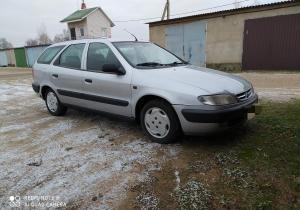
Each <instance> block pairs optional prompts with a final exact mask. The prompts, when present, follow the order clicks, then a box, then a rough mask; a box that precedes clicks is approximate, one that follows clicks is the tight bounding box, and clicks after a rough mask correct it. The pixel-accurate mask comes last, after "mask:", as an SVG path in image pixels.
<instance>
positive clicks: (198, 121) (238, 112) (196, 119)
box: [173, 94, 258, 135]
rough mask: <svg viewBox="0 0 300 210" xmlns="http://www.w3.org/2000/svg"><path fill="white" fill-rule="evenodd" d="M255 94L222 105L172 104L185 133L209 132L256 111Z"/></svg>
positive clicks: (234, 123)
mask: <svg viewBox="0 0 300 210" xmlns="http://www.w3.org/2000/svg"><path fill="white" fill-rule="evenodd" d="M257 102H258V97H257V95H256V94H255V95H253V96H252V97H251V98H249V99H248V100H246V101H244V102H240V103H238V104H234V105H224V106H208V105H199V106H186V105H173V107H174V109H175V110H176V112H177V115H178V117H179V120H180V123H181V127H182V130H183V132H184V133H185V134H187V135H201V134H209V133H213V132H217V131H221V130H224V129H228V128H230V127H234V126H236V125H239V124H242V123H244V122H245V121H246V120H247V119H248V113H256V110H255V109H256V105H255V104H257Z"/></svg>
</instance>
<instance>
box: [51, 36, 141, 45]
mask: <svg viewBox="0 0 300 210" xmlns="http://www.w3.org/2000/svg"><path fill="white" fill-rule="evenodd" d="M89 42H102V43H112V42H135V41H134V40H124V39H123V40H120V39H108V38H93V39H80V40H71V41H65V42H59V43H55V44H52V45H51V46H49V47H55V46H61V45H70V44H80V43H89ZM138 42H145V41H138Z"/></svg>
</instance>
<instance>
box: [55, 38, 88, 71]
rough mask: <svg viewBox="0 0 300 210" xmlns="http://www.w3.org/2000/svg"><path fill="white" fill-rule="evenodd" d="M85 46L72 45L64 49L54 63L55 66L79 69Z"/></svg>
mask: <svg viewBox="0 0 300 210" xmlns="http://www.w3.org/2000/svg"><path fill="white" fill-rule="evenodd" d="M84 47H85V44H73V45H70V46H69V47H68V48H67V49H65V50H64V51H63V52H62V53H61V55H60V56H59V58H58V59H57V60H56V61H55V65H58V66H62V67H67V68H74V69H81V60H82V53H83V50H84Z"/></svg>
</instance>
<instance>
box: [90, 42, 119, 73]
mask: <svg viewBox="0 0 300 210" xmlns="http://www.w3.org/2000/svg"><path fill="white" fill-rule="evenodd" d="M105 64H115V65H116V66H117V67H121V64H120V62H119V61H118V59H117V58H116V56H115V54H114V53H113V51H112V50H111V49H110V48H109V47H108V46H107V45H105V44H103V43H91V44H90V45H89V50H88V55H87V69H88V70H92V71H97V72H102V68H103V66H104V65H105Z"/></svg>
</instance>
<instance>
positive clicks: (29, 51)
mask: <svg viewBox="0 0 300 210" xmlns="http://www.w3.org/2000/svg"><path fill="white" fill-rule="evenodd" d="M46 47H47V46H40V47H27V48H26V55H27V56H26V57H27V64H28V66H29V67H32V66H33V64H34V63H35V61H36V60H37V58H38V57H39V56H40V54H41V53H42V52H43V51H44V50H45V48H46Z"/></svg>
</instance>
